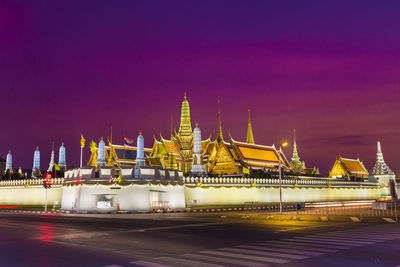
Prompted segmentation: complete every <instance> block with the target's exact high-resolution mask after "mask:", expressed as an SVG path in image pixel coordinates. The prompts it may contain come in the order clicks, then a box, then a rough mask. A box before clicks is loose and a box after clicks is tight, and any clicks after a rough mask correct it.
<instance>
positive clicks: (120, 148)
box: [87, 133, 151, 168]
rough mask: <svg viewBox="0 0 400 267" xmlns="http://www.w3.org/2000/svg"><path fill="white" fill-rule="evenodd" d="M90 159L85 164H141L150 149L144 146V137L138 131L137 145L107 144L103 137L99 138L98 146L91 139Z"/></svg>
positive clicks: (118, 165) (128, 165) (122, 165)
mask: <svg viewBox="0 0 400 267" xmlns="http://www.w3.org/2000/svg"><path fill="white" fill-rule="evenodd" d="M89 148H90V152H91V155H90V159H89V161H88V163H87V166H90V167H96V168H98V167H106V166H108V167H134V166H143V165H144V163H145V159H146V156H147V155H148V154H149V153H150V151H151V150H150V149H148V148H145V147H144V138H143V136H142V134H141V133H140V134H139V136H138V138H137V147H134V146H126V145H116V144H112V143H111V142H109V144H108V146H107V145H106V144H105V142H104V141H103V139H101V140H100V142H99V146H97V144H96V142H94V141H91V143H90V145H89Z"/></svg>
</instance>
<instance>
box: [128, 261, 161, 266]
mask: <svg viewBox="0 0 400 267" xmlns="http://www.w3.org/2000/svg"><path fill="white" fill-rule="evenodd" d="M129 263H130V264H134V265H138V266H143V267H168V265H161V264H158V263H154V262H149V261H131V262H129Z"/></svg>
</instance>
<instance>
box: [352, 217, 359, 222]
mask: <svg viewBox="0 0 400 267" xmlns="http://www.w3.org/2000/svg"><path fill="white" fill-rule="evenodd" d="M350 220H352V221H353V222H360V219H359V218H357V217H350Z"/></svg>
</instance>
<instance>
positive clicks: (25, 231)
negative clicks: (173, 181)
mask: <svg viewBox="0 0 400 267" xmlns="http://www.w3.org/2000/svg"><path fill="white" fill-rule="evenodd" d="M315 218H318V217H313V219H309V220H302V219H300V220H297V219H293V217H288V216H286V217H284V216H282V217H280V216H272V217H271V216H265V215H264V214H260V213H243V212H226V213H223V212H219V213H216V212H215V213H212V212H210V213H171V214H36V213H5V212H3V213H0V241H1V242H0V266H88V267H89V266H113V267H118V266H147V267H160V266H400V257H398V253H399V247H400V227H399V224H397V223H389V222H386V221H383V220H374V221H372V220H370V221H363V222H353V221H352V220H350V219H349V218H342V219H341V220H328V221H321V220H318V219H315Z"/></svg>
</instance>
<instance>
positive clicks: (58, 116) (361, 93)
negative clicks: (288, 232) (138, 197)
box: [0, 0, 400, 174]
mask: <svg viewBox="0 0 400 267" xmlns="http://www.w3.org/2000/svg"><path fill="white" fill-rule="evenodd" d="M399 12H400V1H365V0H364V1H347V0H346V1H337V0H336V1H320V0H317V1H231V0H230V1H221V0H219V1H0V90H1V95H0V106H1V110H2V112H1V125H2V127H1V128H0V129H1V130H0V156H1V157H3V158H5V157H6V154H7V152H8V150H9V149H11V150H12V151H13V159H14V167H15V168H18V167H19V166H22V167H23V168H32V161H33V152H34V149H35V147H36V146H37V145H38V146H39V148H40V150H41V155H42V159H41V167H42V168H43V169H45V168H47V167H48V163H49V160H50V150H51V142H52V141H55V143H56V147H57V149H58V146H59V145H60V143H61V141H64V142H65V145H66V149H67V164H68V165H69V166H78V165H79V154H80V153H79V151H80V145H79V140H80V133H83V134H84V136H85V138H86V139H87V141H90V140H91V139H94V140H95V141H98V140H99V138H100V137H102V136H104V137H106V136H108V135H109V132H110V126H111V125H112V126H113V141H114V143H120V144H122V143H123V140H122V137H123V135H126V136H128V137H130V138H134V139H135V140H136V137H137V134H138V132H139V131H140V130H142V132H143V135H144V138H145V145H146V147H151V146H152V144H153V135H155V136H156V137H157V138H158V137H159V135H160V132H161V133H162V135H163V136H164V137H166V138H169V131H170V129H169V128H170V127H169V125H170V121H169V120H170V114H171V113H172V115H173V120H174V125H175V128H176V129H178V127H179V113H180V103H181V101H182V100H183V95H184V92H186V93H187V96H188V100H189V103H190V107H191V113H192V124H193V126H194V124H195V122H198V123H199V126H200V128H201V130H202V134H203V139H205V138H206V137H208V135H209V134H210V133H211V134H212V136H213V139H214V138H215V136H216V132H217V123H218V121H217V101H218V99H220V101H221V118H222V127H223V130H224V137H225V139H226V140H227V139H228V131H229V130H230V132H231V134H232V137H233V138H234V139H236V140H238V141H244V140H245V138H246V130H247V109H249V108H250V109H251V112H252V121H253V131H254V138H255V141H256V143H258V144H264V145H272V144H273V143H275V144H279V143H280V142H281V141H284V140H288V141H290V142H292V138H293V129H294V128H295V129H296V135H297V143H298V150H299V153H300V157H301V160H305V162H306V165H307V167H313V166H314V165H316V166H318V167H320V170H321V172H322V173H327V172H328V170H329V169H330V168H331V167H332V165H333V163H334V161H335V158H336V156H337V155H339V154H341V155H342V156H343V157H350V158H357V157H358V156H359V157H360V159H361V160H362V161H363V162H364V164H365V165H366V167H367V169H368V170H370V171H371V170H372V167H373V164H374V162H375V158H376V141H377V140H381V142H382V149H383V153H384V157H385V161H386V163H388V165H389V167H391V168H392V169H393V170H394V171H395V172H396V173H397V174H399V173H400V161H399V157H398V155H399V148H400V147H399V141H400V118H399V108H400V102H399V100H400V49H399V47H400V34H399V33H400V16H399ZM285 151H286V155H287V156H288V157H291V154H292V146H290V147H289V148H286V150H285ZM57 158H58V151H57V156H56V159H57ZM88 158H89V152H88V148H86V151H85V161H87V160H88Z"/></svg>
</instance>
